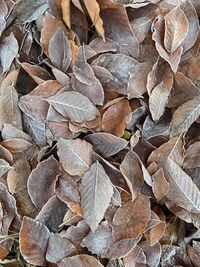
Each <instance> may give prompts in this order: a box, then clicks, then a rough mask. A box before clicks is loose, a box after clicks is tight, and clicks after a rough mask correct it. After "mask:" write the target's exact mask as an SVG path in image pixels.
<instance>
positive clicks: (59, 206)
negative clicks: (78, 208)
mask: <svg viewBox="0 0 200 267" xmlns="http://www.w3.org/2000/svg"><path fill="white" fill-rule="evenodd" d="M67 209H68V207H67V205H66V204H65V203H63V202H62V201H60V200H59V199H58V198H57V197H56V196H53V197H51V198H50V199H49V200H48V201H47V203H46V204H44V206H43V207H42V209H41V210H40V212H39V213H38V214H37V216H36V218H35V219H36V220H37V221H39V222H41V223H43V224H45V225H46V226H47V227H48V229H49V230H50V231H52V232H58V231H59V230H60V226H61V224H62V222H63V218H64V215H65V213H66V211H67Z"/></svg>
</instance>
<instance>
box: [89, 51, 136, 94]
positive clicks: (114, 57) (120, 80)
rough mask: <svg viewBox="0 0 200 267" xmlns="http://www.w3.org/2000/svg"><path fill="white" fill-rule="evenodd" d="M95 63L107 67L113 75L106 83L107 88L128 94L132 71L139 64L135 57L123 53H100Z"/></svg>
mask: <svg viewBox="0 0 200 267" xmlns="http://www.w3.org/2000/svg"><path fill="white" fill-rule="evenodd" d="M93 64H94V65H98V66H100V67H104V68H106V69H107V70H108V71H109V72H110V73H111V74H112V76H113V79H112V80H110V81H109V82H107V83H106V84H105V86H104V88H105V90H108V91H116V92H117V93H119V94H123V95H126V94H127V87H128V82H129V79H130V73H133V72H134V68H135V66H136V65H138V62H137V61H136V60H135V59H133V58H131V57H128V56H125V55H122V54H110V53H107V54H102V55H100V56H99V57H98V58H97V59H96V60H95V61H94V62H93ZM122 66H123V68H122Z"/></svg>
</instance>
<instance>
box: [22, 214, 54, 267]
mask: <svg viewBox="0 0 200 267" xmlns="http://www.w3.org/2000/svg"><path fill="white" fill-rule="evenodd" d="M49 237H50V232H49V230H48V228H47V227H46V226H45V225H43V224H42V223H40V222H37V221H35V220H33V219H30V218H28V217H26V216H25V217H24V219H23V222H22V228H21V231H20V235H19V243H20V252H21V254H22V256H23V258H24V259H25V260H26V261H27V262H29V263H31V264H34V265H40V266H42V265H46V263H47V262H46V258H45V255H46V251H47V245H48V240H49Z"/></svg>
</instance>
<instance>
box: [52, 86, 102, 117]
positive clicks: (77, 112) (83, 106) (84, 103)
mask: <svg viewBox="0 0 200 267" xmlns="http://www.w3.org/2000/svg"><path fill="white" fill-rule="evenodd" d="M47 101H48V103H49V104H50V105H52V106H53V107H54V108H55V109H56V110H57V111H58V112H59V113H60V114H62V115H63V116H64V117H67V118H70V119H71V120H72V121H75V122H83V121H89V120H93V119H94V118H95V117H96V116H98V115H99V112H98V110H97V108H96V107H95V106H94V105H93V104H92V102H91V101H90V100H89V99H88V98H87V97H86V96H84V95H82V94H80V93H78V92H73V91H71V92H64V93H60V94H58V95H55V96H52V97H50V98H48V99H47Z"/></svg>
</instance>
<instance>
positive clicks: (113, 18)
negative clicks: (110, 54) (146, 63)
mask: <svg viewBox="0 0 200 267" xmlns="http://www.w3.org/2000/svg"><path fill="white" fill-rule="evenodd" d="M98 2H99V5H100V8H101V13H100V14H101V17H102V20H103V26H104V29H105V36H106V37H108V38H110V39H112V40H114V41H115V42H116V43H117V44H118V45H119V52H120V53H122V54H125V55H131V56H132V57H134V58H137V57H138V54H139V43H138V40H137V39H136V37H135V35H134V33H133V31H132V29H131V26H130V23H129V20H128V16H127V13H126V9H125V8H124V7H123V6H121V5H118V4H115V3H112V2H110V1H105V0H98ZM119 18H120V20H119Z"/></svg>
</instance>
